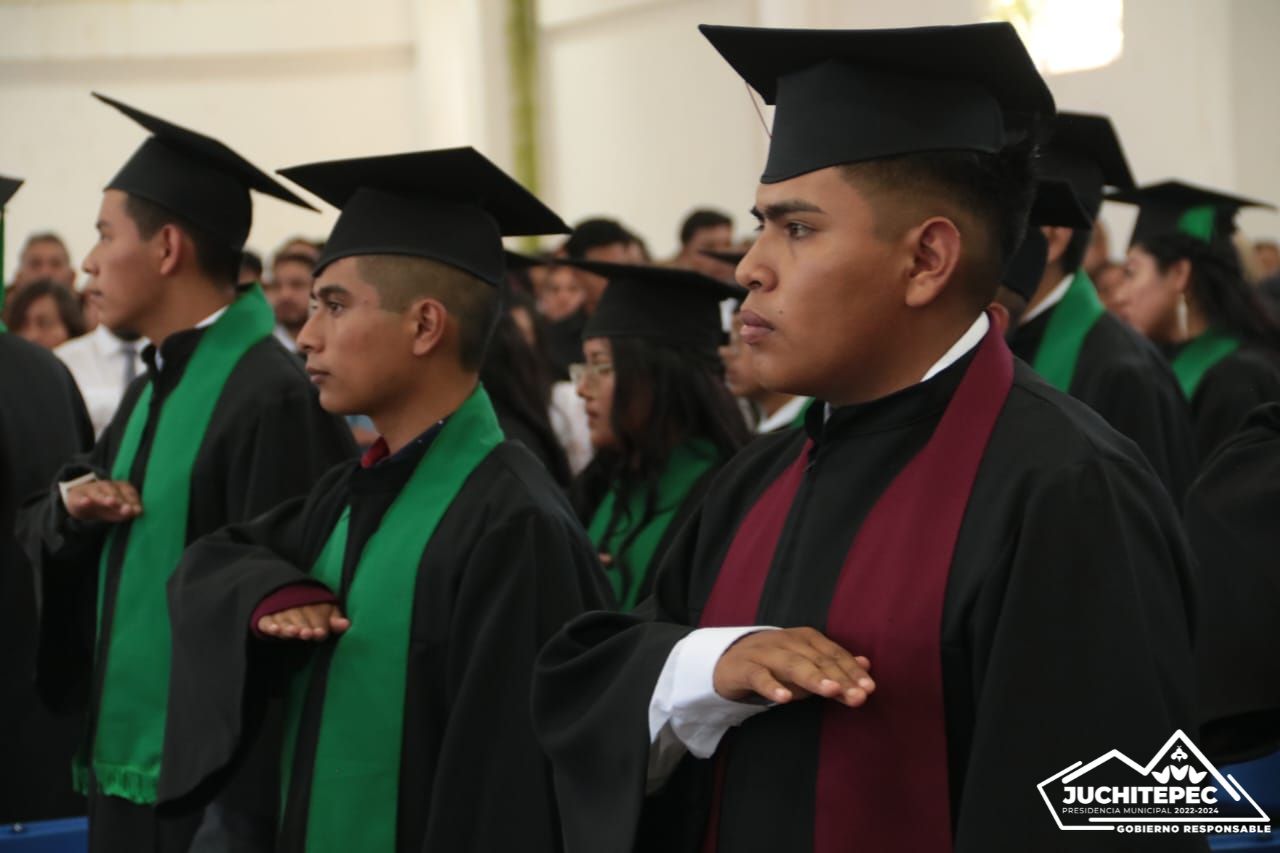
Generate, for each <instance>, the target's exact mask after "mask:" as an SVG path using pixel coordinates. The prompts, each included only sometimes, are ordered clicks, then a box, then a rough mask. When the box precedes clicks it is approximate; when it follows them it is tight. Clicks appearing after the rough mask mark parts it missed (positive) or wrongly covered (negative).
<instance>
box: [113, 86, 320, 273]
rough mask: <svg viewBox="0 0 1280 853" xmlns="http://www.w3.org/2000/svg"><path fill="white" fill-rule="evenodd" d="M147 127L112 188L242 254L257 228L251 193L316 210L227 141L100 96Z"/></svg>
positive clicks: (144, 127)
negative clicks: (252, 229) (251, 231)
mask: <svg viewBox="0 0 1280 853" xmlns="http://www.w3.org/2000/svg"><path fill="white" fill-rule="evenodd" d="M92 94H93V96H94V97H95V98H97V99H98V100H99V101H102V102H103V103H104V104H107V105H108V106H111V107H114V108H115V109H116V110H119V111H120V112H121V113H123V114H124V115H126V116H128V117H129V118H130V119H132V120H133V121H135V122H137V123H138V124H139V125H141V126H142V127H143V129H145V130H147V131H149V132H150V133H151V136H149V137H147V139H145V140H144V141H143V143H142V145H140V146H139V147H138V149H137V150H136V151H135V152H134V153H133V155H132V156H131V157H130V158H129V159H128V160H127V161H126V162H125V164H124V166H123V167H122V168H121V169H120V171H119V172H118V173H116V175H115V177H113V178H112V179H111V181H110V182H109V183H108V184H107V186H106V189H109V190H121V191H123V192H126V193H129V194H130V195H135V196H137V197H139V198H143V199H146V200H147V201H150V202H153V203H155V204H158V205H160V206H161V207H163V208H165V209H166V210H169V211H170V212H172V213H175V214H177V215H178V216H180V217H182V218H183V219H185V220H186V221H188V222H190V223H191V224H192V225H194V226H196V227H198V228H200V229H202V230H204V231H206V232H207V233H209V234H211V235H213V236H215V237H218V238H221V239H222V240H223V241H224V242H225V243H226V244H227V245H228V247H230V248H232V249H234V250H235V251H237V252H238V251H240V250H241V249H242V248H243V246H244V241H245V240H246V239H247V238H248V236H249V228H250V226H251V225H252V224H253V206H252V202H251V200H250V198H249V190H257V191H258V192H261V193H265V194H266V195H270V196H273V197H275V198H278V199H280V200H281V201H285V202H288V203H290V204H294V205H297V206H298V207H304V208H307V209H308V210H315V208H314V207H312V206H311V205H310V204H308V203H307V202H306V201H304V200H303V199H302V198H301V197H299V196H298V195H296V194H295V193H293V192H292V191H290V190H289V189H288V188H286V187H285V186H284V185H283V184H281V183H280V182H278V181H276V180H275V179H274V178H272V177H271V176H270V175H268V174H267V173H266V172H263V171H262V170H261V169H259V168H258V167H257V166H254V165H253V164H252V163H250V162H249V161H248V160H246V159H245V158H244V157H242V156H240V155H239V154H237V153H236V152H235V151H232V150H231V149H230V148H229V147H227V146H226V145H225V144H223V143H222V142H219V141H218V140H216V139H214V138H212V137H210V136H205V135H204V134H202V133H197V132H196V131H194V130H188V129H187V128H185V127H180V126H178V125H176V124H174V123H172V122H169V121H166V120H164V119H162V118H159V117H157V116H153V115H151V114H150V113H146V112H143V111H142V110H140V109H138V108H136V107H131V106H129V105H128V104H125V103H122V102H121V101H118V100H116V99H115V98H110V97H108V96H106V95H102V94H99V93H98V92H94V93H92Z"/></svg>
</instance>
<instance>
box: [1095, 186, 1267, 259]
mask: <svg viewBox="0 0 1280 853" xmlns="http://www.w3.org/2000/svg"><path fill="white" fill-rule="evenodd" d="M1107 200H1108V201H1116V202H1121V203H1123V204H1134V205H1137V206H1138V219H1137V221H1136V222H1135V223H1134V226H1133V234H1132V236H1131V237H1130V239H1129V244H1130V245H1133V244H1134V243H1140V242H1142V241H1143V240H1148V239H1151V238H1154V237H1158V236H1161V235H1164V234H1172V233H1182V234H1187V235H1189V236H1191V237H1195V238H1196V239H1198V240H1200V241H1202V242H1205V243H1211V242H1214V241H1215V240H1222V239H1227V238H1229V237H1230V236H1231V235H1232V234H1233V233H1235V217H1236V214H1237V213H1239V212H1240V211H1241V210H1242V209H1244V208H1246V207H1259V208H1264V209H1267V210H1275V209H1276V208H1275V205H1273V204H1270V203H1268V202H1265V201H1258V200H1257V199H1251V198H1245V197H1244V196H1239V195H1234V194H1231V193H1226V192H1222V191H1221V190H1215V189H1209V188H1207V187H1201V186H1196V185H1194V184H1189V183H1186V182H1183V181H1161V182H1159V183H1155V184H1147V185H1146V186H1141V187H1136V188H1134V189H1130V190H1121V191H1118V192H1112V193H1109V194H1108V195H1107Z"/></svg>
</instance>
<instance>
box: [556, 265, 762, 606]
mask: <svg viewBox="0 0 1280 853" xmlns="http://www.w3.org/2000/svg"><path fill="white" fill-rule="evenodd" d="M573 265H574V266H577V267H579V268H581V269H583V270H586V271H588V272H593V273H596V274H597V275H602V276H604V277H605V278H607V279H608V280H609V285H608V287H607V289H606V290H605V292H604V296H603V297H602V298H601V300H600V304H599V306H598V307H597V309H596V311H595V313H594V314H592V316H591V318H590V319H589V320H588V322H587V326H586V328H585V330H584V332H583V353H584V357H585V359H586V362H585V363H584V364H575V365H572V367H571V370H570V375H571V378H572V380H573V382H574V385H575V387H576V388H577V390H578V395H579V396H580V397H582V399H583V401H584V403H585V405H586V411H587V421H588V424H589V426H590V432H591V444H592V446H593V447H594V448H595V450H596V455H595V458H594V459H593V460H592V461H591V464H589V465H588V466H587V468H586V469H585V470H584V471H583V472H582V474H581V475H579V477H578V478H577V480H576V481H575V483H574V488H573V490H572V496H573V502H574V508H575V509H576V510H577V511H578V514H579V516H580V517H581V518H582V519H583V523H584V524H586V525H587V531H588V534H589V535H590V537H591V541H592V542H593V543H595V546H596V549H597V551H599V553H600V557H601V562H602V564H603V565H604V570H605V573H606V575H607V576H608V580H609V583H610V585H611V586H612V588H613V592H614V596H615V599H616V603H617V605H618V606H619V608H621V609H623V610H630V609H632V608H633V607H635V605H636V604H637V603H638V602H640V601H641V600H643V599H644V598H645V597H646V596H647V595H648V593H649V591H650V589H652V586H653V575H654V572H655V569H656V567H657V566H658V564H659V561H660V559H661V556H662V554H663V553H664V552H665V550H666V547H667V545H668V543H669V542H670V540H671V538H672V537H673V536H674V535H675V533H676V532H677V531H678V530H679V528H680V526H681V524H682V522H683V521H684V519H686V518H687V517H688V516H689V514H690V513H692V512H693V510H694V509H696V507H697V505H698V503H699V501H700V499H701V496H702V495H703V494H704V493H705V490H706V488H707V486H708V485H710V482H711V479H712V476H713V475H714V473H715V472H716V471H717V470H718V469H719V468H720V466H721V465H723V464H724V462H725V461H727V460H728V459H729V457H730V456H732V455H733V454H734V453H735V452H737V450H738V449H739V448H741V447H742V446H743V445H744V444H746V442H747V440H748V438H749V437H750V436H749V433H748V431H747V426H746V423H745V421H744V420H743V418H742V415H741V413H740V412H739V410H738V407H737V405H736V403H735V402H734V399H733V396H732V395H731V394H730V393H729V391H728V389H727V388H725V385H724V382H723V379H722V377H721V370H720V363H719V360H718V357H717V354H716V348H717V346H718V345H719V344H720V343H721V342H722V341H723V337H724V333H723V331H722V328H721V319H720V317H721V315H720V305H719V303H720V301H721V300H724V299H728V298H732V297H735V296H739V295H740V293H741V289H740V288H736V287H734V286H733V285H729V284H725V283H723V282H720V281H717V280H715V279H712V278H709V277H707V276H704V275H702V274H700V273H696V272H692V271H688V270H679V269H671V268H662V267H640V266H628V265H622V264H605V263H593V262H590V261H578V262H574V264H573Z"/></svg>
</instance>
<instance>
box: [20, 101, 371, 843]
mask: <svg viewBox="0 0 1280 853" xmlns="http://www.w3.org/2000/svg"><path fill="white" fill-rule="evenodd" d="M98 97H99V99H100V100H102V101H103V102H104V103H106V104H108V105H110V106H112V107H114V108H115V109H117V110H119V111H120V112H122V113H124V114H125V115H126V116H128V117H129V118H130V119H132V120H134V121H135V122H137V123H138V124H139V125H141V126H142V127H143V128H144V129H146V130H147V131H149V132H150V134H151V135H150V136H149V137H148V138H147V139H146V140H145V141H144V142H143V143H142V145H141V146H140V147H139V148H138V149H137V151H136V152H135V153H134V154H133V156H132V157H131V158H130V159H129V160H128V161H127V162H126V163H125V165H124V166H123V168H121V170H120V172H119V173H118V174H117V175H116V176H115V177H114V178H112V179H111V181H110V182H109V183H108V184H107V187H106V189H105V191H104V193H103V197H102V204H101V206H100V208H99V211H98V215H97V230H98V234H99V239H98V242H97V243H96V244H95V245H94V247H93V249H92V251H91V252H90V253H89V255H88V257H87V258H86V259H85V262H84V268H85V271H86V272H87V273H89V274H90V275H92V276H96V278H97V283H98V287H99V289H100V290H101V294H102V295H101V303H100V304H101V314H102V322H103V323H104V324H105V325H107V326H108V327H109V328H113V329H128V330H131V331H135V332H137V333H138V334H139V335H141V336H143V337H145V338H147V339H148V340H150V341H151V342H152V344H151V346H149V347H148V348H147V350H146V351H145V353H144V359H145V360H146V362H147V372H146V373H145V374H144V375H142V376H140V377H138V378H137V379H136V380H135V381H134V382H133V383H132V384H131V385H130V386H129V387H128V389H127V390H126V391H125V394H124V398H123V400H122V401H121V404H120V407H119V410H118V411H117V412H116V415H115V417H114V418H113V420H112V421H111V423H110V424H109V425H108V426H107V428H106V430H105V431H104V432H103V434H102V436H101V437H100V438H99V440H98V443H97V444H96V445H95V446H94V448H93V450H92V452H91V453H89V454H87V455H85V456H80V457H76V458H74V459H72V460H71V461H70V462H68V463H67V464H65V465H64V466H63V467H62V468H61V470H59V472H58V473H57V475H56V477H55V482H53V483H51V484H50V488H49V491H48V493H47V494H46V495H45V497H44V498H43V499H42V500H40V501H38V502H36V503H33V504H31V505H29V506H28V507H27V509H26V510H25V513H24V515H23V517H22V520H21V530H20V533H21V537H22V540H23V545H24V548H25V550H26V552H27V556H28V557H29V558H30V560H31V562H32V564H33V565H34V567H35V569H36V572H37V579H38V580H37V584H38V591H39V596H40V598H39V601H40V604H41V612H40V618H41V625H40V632H41V633H40V642H41V647H40V653H39V658H38V660H39V664H40V670H39V672H38V673H37V678H38V679H39V683H40V685H41V688H42V690H43V691H44V695H45V696H46V698H47V700H48V701H50V702H51V703H53V704H55V705H58V706H71V707H74V706H77V705H79V704H80V703H82V702H84V701H85V700H86V699H87V710H88V725H87V728H86V730H87V737H86V739H85V741H84V743H83V745H82V749H81V755H80V760H79V761H78V762H77V764H76V769H75V782H76V786H77V787H78V788H79V789H80V790H81V791H83V792H85V793H86V794H87V795H88V797H89V849H90V850H91V851H93V853H99V851H122V853H124V852H125V851H127V853H137V851H148V853H149V851H153V850H154V851H185V850H186V849H187V847H188V846H189V844H190V840H191V837H192V835H193V833H194V832H195V830H196V828H197V825H198V824H199V822H200V819H201V816H200V814H199V813H198V812H196V813H191V814H185V815H182V816H158V815H157V813H156V811H155V809H154V804H155V802H156V785H157V782H158V779H159V776H160V763H161V751H162V747H163V744H164V741H165V738H166V736H167V725H166V723H167V720H166V715H165V707H166V704H167V702H168V698H169V687H170V682H169V670H170V667H169V663H170V657H169V619H168V609H167V605H166V601H165V588H166V585H167V583H168V581H169V576H170V574H171V573H172V571H173V569H174V567H175V566H176V565H177V563H178V559H179V557H180V556H181V555H182V549H183V548H184V547H185V546H186V544H187V543H189V542H191V541H193V540H195V539H197V538H199V537H200V536H203V535H204V534H206V533H211V532H212V531H214V530H217V529H218V528H220V527H222V526H224V525H226V524H228V523H230V522H234V521H243V520H246V519H249V518H252V517H253V516H255V515H257V514H259V513H261V512H263V511H264V510H266V509H268V508H269V507H271V506H274V505H275V504H277V503H279V502H280V501H283V500H285V499H287V498H289V497H292V496H294V495H296V494H301V493H304V492H305V491H306V490H307V489H308V488H309V487H310V486H311V484H312V483H313V482H314V481H315V480H316V478H317V477H319V475H320V474H321V473H322V472H323V471H325V470H326V469H328V468H329V467H331V466H332V465H333V464H335V463H336V462H338V461H340V460H342V459H344V458H347V457H349V456H350V455H353V454H354V452H355V447H354V444H353V442H352V441H351V435H350V432H349V431H348V430H347V429H346V427H345V425H344V424H343V423H342V422H341V421H340V420H339V419H337V418H334V417H333V416H332V415H329V414H326V413H325V412H324V411H323V410H321V409H320V407H319V405H318V404H317V402H316V399H315V394H314V392H313V391H312V390H311V388H310V386H309V385H308V383H307V381H306V376H305V375H304V374H303V373H302V371H301V370H300V369H299V366H298V364H297V362H296V361H295V360H294V359H293V358H292V357H291V356H290V355H289V353H288V352H286V351H285V350H284V348H283V347H281V346H280V344H279V342H277V341H276V340H275V339H274V338H273V337H272V335H271V330H272V326H273V318H272V314H271V308H270V306H268V305H267V302H266V299H265V298H264V297H263V295H262V292H261V290H260V289H259V288H258V287H257V286H251V287H247V288H243V289H241V288H238V287H237V273H238V267H239V260H240V252H241V249H242V248H243V246H244V241H245V239H246V237H247V236H248V234H249V228H250V225H251V222H252V202H251V200H250V195H249V192H250V190H257V191H259V192H262V193H265V194H267V195H271V196H274V197H275V198H277V199H280V200H281V201H285V202H288V203H290V204H295V205H299V206H303V207H306V206H307V205H306V203H305V202H304V201H302V199H301V198H299V197H298V196H297V195H295V194H294V193H292V192H291V191H290V190H288V189H287V188H285V187H284V186H283V185H282V184H280V183H279V182H278V181H276V180H274V179H273V178H271V177H269V176H268V175H266V174H265V173H263V172H261V171H260V170H258V169H257V168H256V167H254V166H253V165H252V164H251V163H249V162H248V161H247V160H245V159H244V158H243V157H241V156H240V155H239V154H237V153H235V152H234V151H232V150H231V149H230V148H228V147H227V146H226V145H224V144H222V143H221V142H218V141H217V140H215V139H212V138H210V137H208V136H204V135H202V134H199V133H196V132H194V131H191V130H188V129H186V128H183V127H179V126H177V125H175V124H172V123H170V122H168V121H165V120H163V119H160V118H157V117H155V116H152V115H149V114H147V113H145V112H143V111H141V110H138V109H135V108H133V107H130V106H127V105H125V104H122V103H120V102H118V101H115V100H112V99H110V98H105V97H102V96H98ZM269 746H270V745H269V744H268V745H267V747H269ZM264 757H265V753H264V751H263V750H261V749H255V750H249V751H248V755H247V756H242V758H243V759H244V760H242V762H241V764H240V767H241V768H242V772H241V773H240V774H239V775H237V776H236V777H235V778H234V779H233V781H232V782H231V784H230V785H229V786H226V791H225V794H224V796H222V797H221V798H220V800H219V811H220V813H223V814H226V813H232V814H234V816H235V817H234V818H233V819H236V820H239V821H240V822H242V823H243V824H245V825H247V826H259V827H260V826H261V825H262V821H263V820H264V819H265V820H266V821H268V822H269V821H270V819H271V814H272V811H273V809H272V796H271V794H272V789H273V785H272V782H271V777H270V773H269V771H270V768H271V766H272V765H270V764H269V763H268V764H259V763H258V762H260V761H263V760H264ZM209 831H210V832H212V833H214V834H215V835H216V834H217V833H218V832H219V830H218V829H217V828H216V827H212V828H211V829H210V830H209Z"/></svg>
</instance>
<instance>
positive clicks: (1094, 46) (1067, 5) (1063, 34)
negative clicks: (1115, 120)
mask: <svg viewBox="0 0 1280 853" xmlns="http://www.w3.org/2000/svg"><path fill="white" fill-rule="evenodd" d="M990 3H991V7H990V8H991V14H992V16H993V17H994V18H995V19H996V20H1001V21H1008V22H1010V23H1011V24H1013V25H1014V27H1016V28H1017V30H1018V34H1019V35H1021V36H1022V41H1023V43H1025V44H1026V46H1027V50H1028V51H1030V53H1031V56H1032V58H1033V59H1034V60H1035V62H1036V65H1037V66H1038V67H1039V68H1040V70H1041V71H1043V72H1044V73H1046V74H1064V73H1066V72H1069V71H1087V70H1089V69H1091V68H1101V67H1103V66H1104V65H1110V64H1111V63H1113V62H1115V61H1116V60H1117V59H1119V58H1120V54H1121V53H1122V52H1123V51H1124V0H990Z"/></svg>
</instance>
